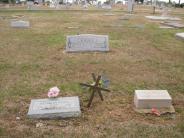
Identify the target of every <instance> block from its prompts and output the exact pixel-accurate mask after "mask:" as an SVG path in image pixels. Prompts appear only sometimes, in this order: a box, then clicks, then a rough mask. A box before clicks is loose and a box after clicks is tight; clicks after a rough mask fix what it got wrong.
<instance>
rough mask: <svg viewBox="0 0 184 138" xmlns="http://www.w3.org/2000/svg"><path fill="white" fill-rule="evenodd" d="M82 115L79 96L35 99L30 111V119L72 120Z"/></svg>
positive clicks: (32, 101)
mask: <svg viewBox="0 0 184 138" xmlns="http://www.w3.org/2000/svg"><path fill="white" fill-rule="evenodd" d="M80 114H81V110H80V102H79V98H78V97H77V96H76V97H61V98H49V99H33V100H31V104H30V107H29V111H28V117H29V118H35V119H57V118H68V117H69V118H70V117H79V116H80Z"/></svg>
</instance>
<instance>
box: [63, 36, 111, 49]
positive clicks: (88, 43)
mask: <svg viewBox="0 0 184 138" xmlns="http://www.w3.org/2000/svg"><path fill="white" fill-rule="evenodd" d="M86 51H99V52H107V51H109V42H108V36H107V35H93V34H81V35H73V36H67V43H66V52H86Z"/></svg>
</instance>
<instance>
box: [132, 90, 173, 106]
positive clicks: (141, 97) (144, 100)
mask: <svg viewBox="0 0 184 138" xmlns="http://www.w3.org/2000/svg"><path fill="white" fill-rule="evenodd" d="M134 104H135V107H136V108H138V109H151V108H169V107H171V106H172V98H171V96H170V95H169V93H168V92H167V90H136V91H135V95H134Z"/></svg>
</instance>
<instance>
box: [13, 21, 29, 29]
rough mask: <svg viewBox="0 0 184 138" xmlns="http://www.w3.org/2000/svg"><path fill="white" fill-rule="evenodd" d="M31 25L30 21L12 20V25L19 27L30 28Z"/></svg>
mask: <svg viewBox="0 0 184 138" xmlns="http://www.w3.org/2000/svg"><path fill="white" fill-rule="evenodd" d="M29 26H30V24H29V21H21V20H19V21H17V20H12V21H11V27H17V28H28V27H29Z"/></svg>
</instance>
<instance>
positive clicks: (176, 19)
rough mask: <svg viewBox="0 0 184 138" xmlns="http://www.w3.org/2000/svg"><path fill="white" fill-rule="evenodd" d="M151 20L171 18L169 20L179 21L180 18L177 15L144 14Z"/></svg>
mask: <svg viewBox="0 0 184 138" xmlns="http://www.w3.org/2000/svg"><path fill="white" fill-rule="evenodd" d="M145 17H146V18H148V19H151V20H171V21H181V19H180V18H177V17H167V16H145Z"/></svg>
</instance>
